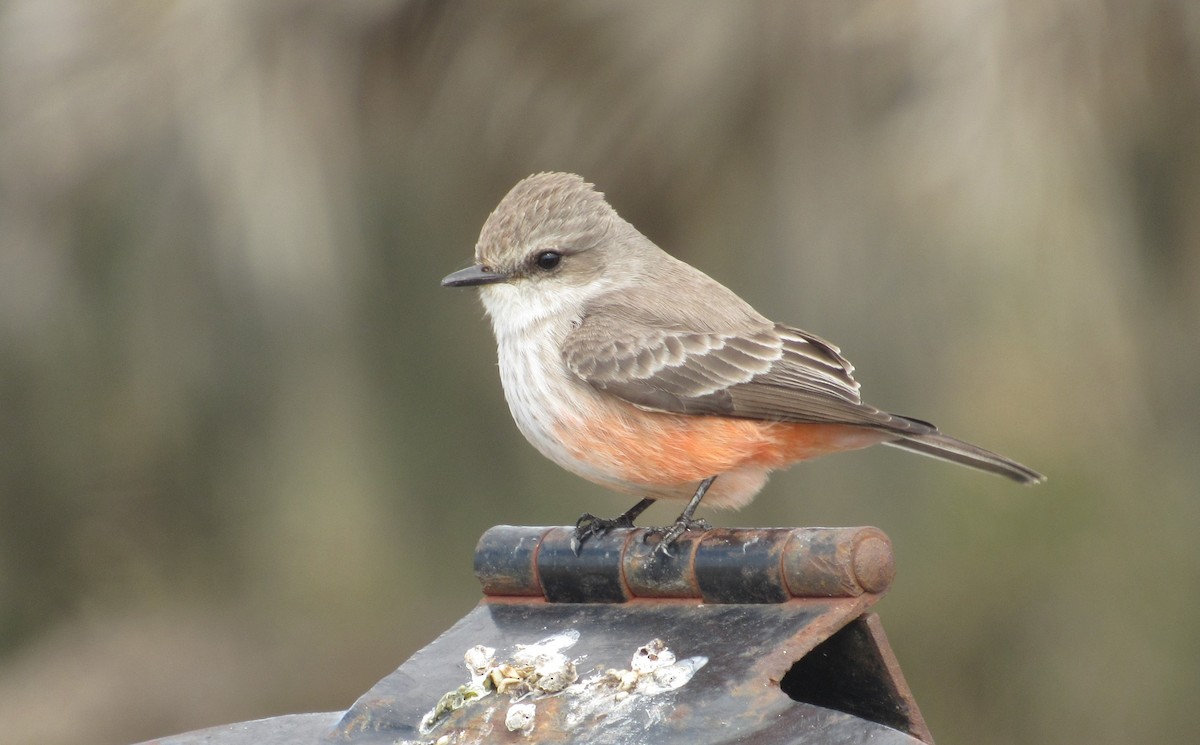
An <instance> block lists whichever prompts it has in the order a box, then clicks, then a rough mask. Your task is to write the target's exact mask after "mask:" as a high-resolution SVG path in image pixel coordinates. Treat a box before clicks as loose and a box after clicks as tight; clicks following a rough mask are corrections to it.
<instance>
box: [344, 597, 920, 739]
mask: <svg viewBox="0 0 1200 745" xmlns="http://www.w3.org/2000/svg"><path fill="white" fill-rule="evenodd" d="M861 605H863V601H862V600H861V599H830V600H820V601H793V602H790V603H779V604H756V605H698V604H695V603H688V602H679V601H672V602H664V601H652V602H646V601H634V602H631V603H625V604H621V605H598V604H552V603H538V602H511V603H510V602H485V603H483V604H481V605H480V606H479V607H477V608H476V609H475V610H473V611H472V612H471V613H470V614H468V615H467V616H466V617H465V618H463V619H462V620H461V621H459V622H458V623H457V624H455V626H454V627H452V628H451V629H450V630H449V631H447V632H446V633H445V634H443V635H442V636H441V637H440V638H438V639H437V640H436V641H435V642H433V644H431V645H429V646H428V647H426V648H425V649H423V650H421V651H420V652H418V653H417V654H416V655H414V656H413V658H412V659H410V660H409V661H408V662H406V663H405V664H404V665H403V666H401V668H400V669H398V670H397V671H396V672H395V673H393V674H392V675H390V676H388V677H387V678H385V679H384V680H382V681H380V683H379V684H378V685H376V686H375V687H374V688H373V689H371V690H370V691H369V692H368V693H367V694H366V695H364V696H363V697H362V698H361V699H360V700H359V701H358V702H357V703H356V704H355V705H354V706H353V707H352V708H351V709H350V711H348V712H347V713H346V716H345V717H344V718H343V720H342V722H341V723H340V724H339V726H338V728H337V730H336V733H335V736H334V739H335V740H345V741H352V742H355V743H372V744H375V743H389V744H390V743H395V742H401V743H405V742H422V743H432V742H435V741H436V739H437V738H438V737H442V736H449V737H450V738H451V741H452V742H476V741H480V742H530V741H532V742H543V743H550V742H554V743H558V742H563V743H567V742H570V743H593V744H595V745H604V744H606V743H614V744H615V743H620V744H625V743H643V742H654V743H683V742H686V743H689V745H707V744H711V745H717V744H718V743H738V742H753V743H761V744H762V745H776V744H779V745H783V744H784V743H787V744H790V745H800V744H801V743H805V744H807V743H829V742H872V743H879V744H881V745H893V744H894V745H901V744H904V745H914V744H915V743H918V742H919V740H917V739H916V738H914V737H913V736H912V735H910V734H908V733H906V732H902V731H900V730H898V729H895V728H892V727H888V726H885V725H883V724H879V723H877V722H873V721H869V720H867V719H864V718H861V717H858V716H854V715H852V714H848V713H846V712H838V711H835V710H833V709H831V708H826V707H821V706H817V705H814V704H812V703H805V702H798V701H795V700H793V699H792V698H790V697H789V696H788V695H787V694H786V693H785V692H784V691H783V690H782V689H781V688H780V686H779V683H778V681H780V680H782V679H783V677H784V675H785V674H786V673H787V671H788V670H789V669H790V668H791V666H792V663H793V662H794V660H795V659H799V658H800V657H802V656H803V655H804V654H805V653H806V652H807V651H808V649H806V648H805V647H806V646H808V645H809V644H813V645H815V644H816V642H817V640H819V639H820V638H823V636H824V633H823V632H822V631H821V629H822V628H824V627H827V626H828V625H833V624H837V623H838V622H839V621H841V620H842V619H844V618H845V617H847V616H851V617H855V616H857V615H858V613H859V612H860V611H861ZM565 630H574V631H577V632H578V633H579V641H578V643H577V644H576V645H575V646H574V647H572V648H571V649H570V651H569V654H570V655H571V656H577V657H580V658H581V659H582V660H583V662H581V663H580V670H579V672H580V676H581V677H586V676H587V675H588V674H590V673H591V672H592V671H593V668H595V669H599V670H604V669H607V668H622V667H627V666H628V665H629V659H630V657H631V656H632V655H633V653H634V651H635V649H636V648H637V647H638V646H640V645H642V644H645V643H646V642H648V641H650V640H651V639H652V638H660V639H662V640H663V641H664V642H666V644H667V646H668V647H669V648H670V649H671V650H672V651H674V652H675V653H676V654H677V655H678V656H679V657H680V658H683V657H692V656H697V655H703V656H705V657H708V662H707V664H705V665H704V666H703V667H702V668H700V669H699V670H698V671H697V672H696V674H695V676H694V677H693V678H692V680H691V681H690V682H689V683H688V684H686V685H684V686H683V687H681V688H679V689H678V690H676V691H672V692H669V693H666V694H661V695H662V696H666V697H669V698H668V699H663V700H659V701H652V700H647V701H646V702H644V705H643V706H642V707H641V708H637V707H634V708H633V709H632V710H631V711H628V712H626V713H625V714H624V715H622V716H616V715H614V714H612V713H611V712H604V711H601V712H598V713H597V714H596V715H595V716H594V717H589V718H585V719H583V720H582V721H580V722H578V723H577V724H575V725H574V726H572V725H571V724H569V723H568V722H569V719H570V712H571V711H572V706H573V703H572V699H571V697H570V696H569V695H568V694H562V695H559V696H550V697H545V698H542V699H540V700H537V701H536V704H537V707H538V717H539V721H538V724H537V726H536V728H535V729H534V731H533V733H531V735H530V737H532V739H530V738H529V737H526V736H525V735H523V734H521V733H520V732H508V731H507V730H506V729H505V727H504V725H503V717H504V711H505V709H506V708H507V707H508V706H509V705H510V704H511V703H512V702H511V700H510V699H509V697H508V696H504V695H500V694H492V695H491V696H489V697H487V698H483V699H479V700H478V701H475V702H473V703H471V704H469V705H468V706H466V707H464V708H462V709H460V710H458V711H455V712H453V713H452V714H450V715H449V716H448V717H447V718H446V720H445V721H444V722H442V723H441V724H440V725H439V726H438V727H436V728H434V729H433V730H432V731H430V732H428V733H422V732H421V731H420V723H421V721H422V718H423V717H425V715H426V714H427V713H428V712H429V711H431V710H432V709H433V707H434V705H435V703H436V702H437V701H438V699H439V698H440V697H441V696H442V695H443V694H444V693H445V692H447V691H452V690H454V689H455V688H456V687H458V686H460V685H462V684H463V683H465V682H466V681H467V678H468V675H467V672H466V670H465V668H464V666H463V663H462V655H463V653H464V652H465V651H466V650H467V649H470V648H471V647H473V646H475V645H476V644H486V645H489V646H495V647H497V648H498V649H501V650H503V649H505V648H508V649H511V648H513V647H514V646H515V645H516V644H533V643H534V642H537V641H538V640H539V639H542V638H544V637H546V636H547V635H549V634H552V633H555V632H557V631H565ZM656 698H657V697H656ZM660 711H665V712H668V713H667V714H666V715H665V716H661V718H657V719H656V717H657V716H658V715H657V714H656V713H655V712H660ZM478 738H483V739H478Z"/></svg>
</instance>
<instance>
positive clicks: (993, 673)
mask: <svg viewBox="0 0 1200 745" xmlns="http://www.w3.org/2000/svg"><path fill="white" fill-rule="evenodd" d="M1198 122H1200V6H1197V5H1196V4H1195V3H1192V2H1189V1H1188V0H1147V1H1146V2H1141V3H1126V2H1119V1H1118V0H1110V1H1109V2H1100V1H1098V0H1088V1H1086V2H1085V1H1084V0H1056V1H1046V2H1040V3H1008V2H999V1H998V0H967V1H965V2H964V1H962V0H925V1H923V2H917V1H915V0H897V1H885V0H862V1H860V2H842V3H817V2H805V3H799V2H795V3H782V2H780V3H734V2H705V3H692V2H658V3H638V2H632V1H628V2H616V1H614V2H607V3H592V2H579V3H540V2H511V3H482V2H476V3H460V2H403V1H402V0H373V1H365V0H364V1H361V2H351V3H330V2H319V1H317V0H287V1H285V0H261V1H259V2H253V3H247V2H234V1H233V0H173V1H168V2H160V3H147V2H133V1H132V0H92V1H89V2H84V1H83V0H9V1H8V2H4V3H2V4H0V731H3V732H4V733H5V740H6V741H8V742H14V743H34V742H36V743H41V744H51V743H84V742H87V743H114V744H115V743H127V742H133V741H136V740H140V739H144V738H148V737H152V736H155V735H163V734H169V733H173V732H178V731H182V730H186V729H191V728H195V727H201V726H206V725H212V724H218V723H223V722H228V721H234V720H240V719H247V718H252V717H261V716H269V715H273V714H281V713H287V712H295V711H305V710H316V711H322V710H334V709H341V708H345V707H346V706H348V705H349V704H350V703H351V702H352V701H353V699H354V698H355V696H356V695H357V694H359V693H361V692H362V691H364V690H365V689H366V688H368V687H369V686H370V685H372V684H373V683H374V682H375V681H376V680H377V679H378V678H380V677H382V676H383V675H385V674H387V673H388V672H389V671H390V670H391V669H392V668H394V667H395V666H396V665H397V664H399V663H400V662H401V661H402V660H403V659H404V658H405V657H406V656H407V655H408V654H409V653H411V652H412V651H414V650H415V649H417V648H419V647H420V646H421V645H423V644H424V643H426V642H427V641H429V640H430V639H432V638H433V637H434V636H435V635H436V634H437V633H439V632H440V631H441V630H442V629H443V628H445V627H446V626H447V625H449V624H450V623H451V622H452V621H453V620H454V619H455V618H457V617H458V616H460V615H461V614H462V613H464V612H465V611H466V610H467V609H468V608H469V607H470V606H471V605H472V604H473V603H474V602H475V600H476V598H477V596H478V588H477V586H476V584H475V582H474V580H473V578H472V576H471V569H470V567H471V561H470V559H471V551H472V548H473V545H474V542H475V540H476V538H477V537H478V535H479V534H480V533H481V532H482V531H483V530H485V529H486V528H487V527H489V526H491V525H493V524H496V523H502V522H508V523H530V524H563V523H567V522H570V521H572V520H573V519H574V518H575V517H576V516H577V515H578V513H579V512H581V511H582V510H584V509H585V508H586V509H591V510H593V511H596V512H605V511H611V512H615V511H617V510H619V509H622V508H623V507H624V506H625V503H624V501H625V500H624V499H622V498H617V497H615V496H609V495H607V494H606V493H605V492H603V491H601V490H599V489H598V488H595V487H592V486H590V485H587V484H584V483H582V482H580V481H579V480H577V479H575V478H574V477H571V476H570V475H568V474H565V473H562V472H560V471H558V470H557V469H556V468H555V467H554V466H553V465H551V464H549V463H548V462H545V461H543V460H542V459H541V458H540V457H539V456H538V455H537V454H536V453H535V452H534V451H533V450H532V448H530V447H529V446H528V445H526V444H525V443H524V441H523V440H521V438H520V436H519V435H518V434H517V432H516V429H515V427H514V426H513V425H512V424H511V422H510V421H509V419H508V414H507V410H506V407H505V405H504V402H503V398H502V395H501V391H500V386H499V382H498V380H497V378H496V374H495V369H494V349H493V348H492V341H491V338H490V334H489V331H488V329H487V327H486V324H485V322H484V321H483V320H481V315H482V314H481V311H480V308H479V306H478V304H477V303H476V302H475V301H474V300H473V299H472V298H471V297H470V296H469V295H468V294H467V293H460V292H450V291H444V290H441V289H440V288H439V287H438V286H437V280H438V279H439V278H440V277H441V276H442V275H443V274H445V273H447V272H449V271H450V270H452V269H456V268H458V267H460V266H463V265H465V264H466V263H467V262H468V261H469V258H470V254H471V250H472V246H473V243H474V239H475V236H476V233H477V231H478V228H479V226H480V225H481V224H482V222H483V220H484V218H485V217H486V215H487V213H488V212H489V211H490V209H491V208H492V206H494V204H495V203H496V202H497V201H498V200H499V198H500V197H501V196H502V195H503V193H504V192H505V191H506V190H507V188H508V187H509V186H511V185H512V184H513V183H515V181H516V180H517V179H519V178H521V177H522V176H525V175H527V174H529V173H531V172H535V171H539V170H551V169H553V170H573V171H577V172H579V173H582V174H584V175H585V176H586V177H587V178H589V179H590V180H593V181H594V182H596V183H597V184H598V186H599V187H600V188H601V189H602V190H604V191H605V192H607V193H608V195H609V197H610V200H611V201H612V202H613V203H614V204H615V205H616V206H617V208H618V210H619V211H621V212H622V214H623V215H625V216H626V217H628V218H630V219H631V220H632V221H633V222H634V223H635V224H636V225H638V226H639V227H640V228H641V229H642V230H643V232H646V233H647V234H648V235H650V236H651V237H652V238H653V239H655V240H656V241H657V242H658V243H659V244H660V245H662V246H663V247H664V248H666V249H668V250H670V251H672V252H673V253H675V254H677V255H679V256H681V257H682V258H685V259H686V260H688V261H690V262H692V263H693V264H695V265H697V266H699V267H701V268H702V269H704V270H706V271H707V272H708V273H710V274H712V275H713V276H715V277H717V278H719V279H721V280H722V281H723V282H725V283H726V284H728V285H730V286H731V287H733V288H734V289H736V290H737V291H739V292H740V293H741V294H743V295H744V296H745V297H747V298H748V299H750V300H751V301H752V302H753V303H754V304H755V305H756V306H757V307H758V308H759V309H760V310H762V311H763V312H764V313H766V314H768V315H771V316H774V317H777V318H779V319H780V320H786V321H789V322H793V323H796V324H798V325H801V326H803V327H805V328H808V329H810V330H812V331H814V332H816V333H819V334H821V335H823V336H826V337H829V338H832V339H834V340H836V341H837V342H838V343H839V344H840V345H841V346H842V347H843V350H844V351H846V352H847V354H848V355H849V356H850V358H851V359H852V360H854V361H855V363H856V364H857V366H858V368H859V371H860V375H859V377H860V380H862V382H863V384H864V390H865V391H866V393H867V397H868V398H869V399H870V400H871V401H872V402H875V403H878V404H880V405H882V406H885V407H888V408H891V409H893V410H898V411H902V412H905V413H911V414H913V415H917V416H921V417H925V418H929V419H932V420H934V421H936V422H938V423H939V424H940V425H942V427H943V428H944V429H946V430H947V431H949V432H951V433H954V434H958V435H960V436H963V437H966V438H968V439H971V440H974V441H977V442H980V443H981V444H984V445H987V446H991V447H994V448H996V449H998V450H1000V451H1002V452H1005V453H1007V454H1010V455H1012V456H1014V457H1017V458H1019V459H1021V460H1024V461H1026V462H1028V463H1029V464H1031V465H1033V466H1035V467H1037V468H1039V469H1042V470H1044V471H1045V472H1047V473H1048V474H1049V475H1050V477H1051V480H1050V482H1049V483H1048V484H1047V485H1045V486H1043V487H1039V488H1037V489H1031V490H1024V489H1018V488H1016V487H1013V486H1010V485H1009V484H1007V483H1005V482H1002V481H1001V480H999V479H993V478H989V477H985V476H980V475H975V474H971V473H968V472H965V471H962V470H959V469H955V468H952V467H950V466H945V465H941V464H937V463H934V462H929V461H924V460H922V459H915V458H911V457H908V456H905V455H903V454H899V453H895V452H876V451H872V452H870V453H859V454H852V455H846V456H839V457H836V458H830V459H827V460H825V461H820V462H816V463H812V464H808V465H806V466H803V467H800V468H797V469H793V470H792V471H790V472H788V473H786V474H781V475H779V476H777V477H776V478H775V479H774V480H773V482H772V484H771V485H770V486H769V487H768V489H767V490H766V492H765V493H764V494H763V495H762V496H761V497H760V498H759V500H758V501H757V502H756V503H755V505H754V506H752V507H751V508H749V509H748V510H746V511H744V512H742V513H740V514H733V515H731V514H717V515H715V516H713V515H710V517H715V520H716V521H717V522H718V523H720V524H727V525H771V524H780V525H797V524H876V525H879V526H880V527H882V528H884V529H885V530H886V531H888V533H889V534H890V535H891V536H892V538H893V540H894V541H895V543H896V546H897V552H898V561H899V569H900V576H899V578H898V580H897V582H896V584H895V586H894V588H893V590H892V594H891V595H890V596H889V598H888V599H887V600H886V601H884V602H883V603H882V604H881V606H880V608H879V610H880V612H881V613H882V615H883V619H884V622H885V625H886V627H887V628H888V631H889V635H890V637H891V640H892V643H893V645H894V646H895V648H896V650H897V652H898V654H899V657H900V660H901V663H902V664H903V667H904V669H905V671H906V674H907V675H908V678H909V682H910V683H911V685H912V687H913V688H914V690H915V692H916V695H917V698H918V701H920V703H921V706H922V708H923V710H924V712H925V715H926V718H927V719H928V720H929V723H930V725H931V727H932V729H933V732H934V733H935V735H936V736H937V737H938V739H939V741H940V742H947V743H952V742H965V743H973V744H975V745H991V744H993V743H1032V742H1037V743H1052V744H1053V743H1062V744H1063V745H1066V744H1068V743H1079V742H1088V743H1127V742H1171V741H1178V739H1179V737H1180V735H1181V733H1187V732H1195V731H1196V730H1197V728H1198V726H1200V717H1198V715H1197V711H1196V707H1195V704H1194V699H1195V694H1196V691H1197V690H1198V688H1200V666H1198V665H1197V659H1198V652H1200V622H1198V621H1197V615H1196V600H1195V595H1196V592H1197V590H1198V589H1200V549H1198V548H1197V542H1196V540H1195V535H1196V528H1197V527H1198V525H1200V499H1198V494H1197V492H1198V491H1200V489H1198V485H1200V478H1198V476H1200V465H1198V459H1197V455H1196V454H1197V453H1198V452H1200V416H1197V415H1198V414H1200V405H1198V404H1200V126H1198ZM667 513H668V510H667V509H666V508H662V510H661V512H659V511H658V510H655V511H652V513H651V517H652V519H658V520H665V519H668V518H669V517H670V515H668V514H667Z"/></svg>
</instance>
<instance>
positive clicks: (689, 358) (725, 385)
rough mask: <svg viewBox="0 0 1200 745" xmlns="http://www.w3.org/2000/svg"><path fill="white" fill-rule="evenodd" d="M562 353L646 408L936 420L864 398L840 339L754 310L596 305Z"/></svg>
mask: <svg viewBox="0 0 1200 745" xmlns="http://www.w3.org/2000/svg"><path fill="white" fill-rule="evenodd" d="M563 361H564V362H565V363H566V365H567V367H568V369H570V370H571V371H572V372H574V373H575V374H576V375H578V376H579V377H580V378H581V379H583V380H584V381H586V382H587V383H588V384H590V385H592V386H593V387H595V388H597V389H599V390H603V391H606V392H608V393H611V394H613V395H615V396H618V397H620V398H622V399H624V400H626V401H628V402H630V403H632V404H634V405H635V406H639V407H641V408H643V409H648V410H652V411H665V412H672V413H683V414H712V415H721V416H734V417H742V418H747V419H760V420H767V421H782V422H828V423H844V424H858V425H863V426H870V427H879V428H882V429H887V430H891V431H895V432H897V433H905V434H918V433H922V432H925V431H929V430H930V429H932V428H931V427H928V426H927V425H925V423H923V422H915V421H913V420H909V419H905V418H903V417H896V416H893V415H891V414H888V413H886V412H883V411H881V410H879V409H877V408H875V407H873V406H868V405H866V404H863V403H862V401H861V399H860V398H859V393H858V382H857V381H855V380H854V377H853V374H852V373H853V370H854V367H853V366H852V365H851V364H850V362H849V361H848V360H847V359H846V358H845V357H843V356H842V354H841V351H840V350H839V349H838V348H837V347H836V346H834V345H833V344H830V343H829V342H827V341H825V340H823V339H821V338H820V337H817V336H814V335H812V334H809V333H807V332H805V331H801V330H800V329H796V328H791V327H788V326H783V325H779V324H772V323H771V322H769V321H767V320H766V319H762V318H761V316H757V314H755V316H754V317H752V318H751V322H750V323H747V324H743V327H742V328H715V329H706V328H697V327H696V326H695V325H694V324H689V323H688V320H687V319H686V318H683V317H678V316H676V317H669V318H661V317H651V316H650V315H649V314H648V313H639V312H637V311H636V309H634V308H632V307H631V306H630V305H628V304H607V305H599V306H596V307H592V308H589V309H588V312H587V313H585V315H584V317H583V318H582V320H581V322H580V323H579V325H578V326H577V327H576V328H575V329H574V330H573V331H572V332H571V333H570V334H569V335H568V336H567V338H566V339H565V340H564V344H563Z"/></svg>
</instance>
